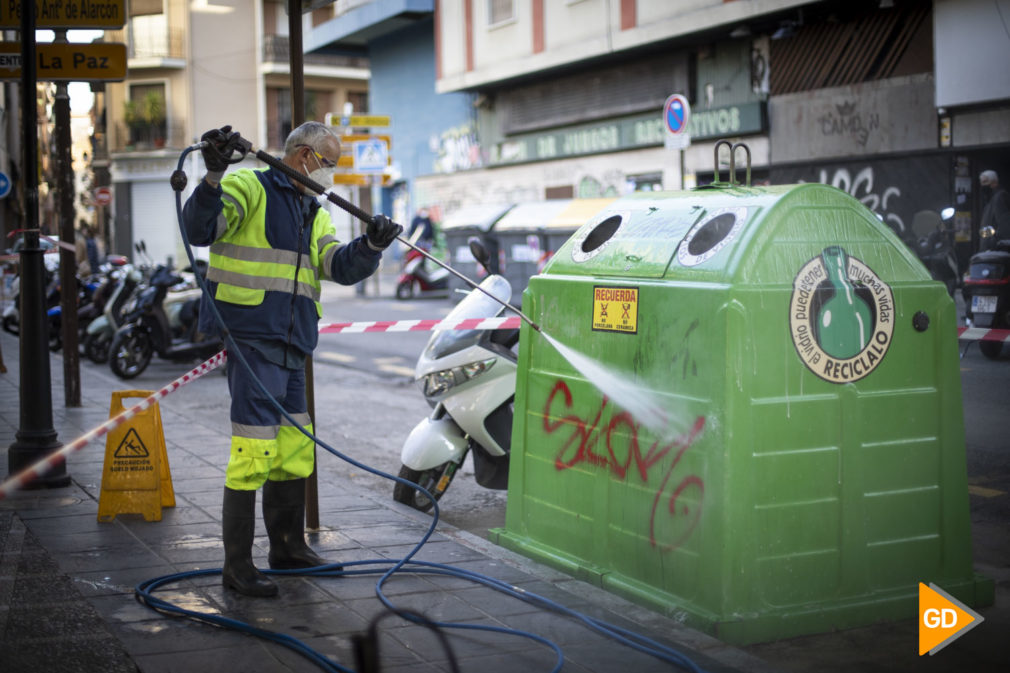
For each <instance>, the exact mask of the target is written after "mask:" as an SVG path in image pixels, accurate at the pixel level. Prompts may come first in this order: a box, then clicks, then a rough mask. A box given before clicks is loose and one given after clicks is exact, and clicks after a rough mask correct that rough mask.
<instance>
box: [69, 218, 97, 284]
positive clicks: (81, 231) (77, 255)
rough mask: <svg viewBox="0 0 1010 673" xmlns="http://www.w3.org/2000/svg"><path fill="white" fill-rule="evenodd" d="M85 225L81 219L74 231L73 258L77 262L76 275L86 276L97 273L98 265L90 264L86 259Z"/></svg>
mask: <svg viewBox="0 0 1010 673" xmlns="http://www.w3.org/2000/svg"><path fill="white" fill-rule="evenodd" d="M86 228H87V225H86V224H85V223H84V221H83V220H82V221H81V225H80V226H79V227H78V228H77V229H76V230H75V231H74V260H75V261H76V262H77V275H78V276H80V277H81V278H87V277H88V276H90V275H91V274H93V273H98V266H97V265H92V264H91V261H90V260H89V259H88V243H87V241H86V240H85V235H86V234H85V229H86Z"/></svg>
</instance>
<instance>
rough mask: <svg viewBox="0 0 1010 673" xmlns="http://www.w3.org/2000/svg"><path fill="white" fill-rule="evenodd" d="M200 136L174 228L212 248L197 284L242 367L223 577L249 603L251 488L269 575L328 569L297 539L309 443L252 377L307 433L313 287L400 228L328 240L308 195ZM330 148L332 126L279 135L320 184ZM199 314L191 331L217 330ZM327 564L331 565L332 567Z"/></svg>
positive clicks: (336, 150) (254, 584)
mask: <svg viewBox="0 0 1010 673" xmlns="http://www.w3.org/2000/svg"><path fill="white" fill-rule="evenodd" d="M230 131H231V130H230V128H229V127H224V128H222V129H215V130H212V131H208V132H207V133H205V134H204V135H203V137H202V138H201V140H202V141H204V147H203V148H202V153H203V157H204V162H205V163H206V166H207V174H206V176H205V177H204V178H203V180H201V181H200V183H199V184H198V185H197V186H196V189H195V190H194V191H193V194H192V196H190V197H189V199H188V200H187V202H186V206H185V208H184V211H183V224H184V226H185V228H186V233H187V234H188V236H189V238H190V241H191V242H192V243H193V244H194V245H200V246H207V245H209V246H210V266H209V269H208V271H207V285H208V289H209V291H210V294H211V295H212V296H213V301H214V304H215V305H216V307H217V309H218V311H219V312H220V315H221V317H222V318H223V321H224V323H225V325H226V327H227V329H228V332H229V333H230V335H231V336H232V337H233V338H234V341H235V343H236V344H237V347H238V349H239V351H240V352H241V354H242V355H243V356H244V358H245V360H246V362H248V364H249V369H250V370H251V371H249V370H247V369H246V367H244V366H243V365H242V364H241V362H239V361H238V358H236V357H229V358H228V370H227V371H228V387H229V389H230V391H231V425H232V431H231V433H232V438H231V455H230V457H229V460H228V467H227V471H226V476H225V488H224V504H223V507H222V534H223V538H224V552H225V561H224V568H223V573H222V581H223V583H224V585H225V586H226V587H228V588H231V589H234V590H235V591H238V592H239V593H242V594H246V595H249V596H274V595H276V594H277V585H276V584H274V582H272V581H271V580H270V579H269V578H268V577H267V576H266V575H264V574H263V573H261V572H260V571H259V570H258V569H257V568H256V566H255V565H254V564H253V561H252V543H253V532H254V529H255V518H256V491H257V490H258V489H259V488H260V487H261V486H262V487H263V521H264V523H265V524H266V529H267V534H268V536H269V538H270V554H269V557H268V561H269V564H270V567H271V568H274V569H296V568H310V567H315V566H320V565H328V564H330V562H328V561H326V560H324V559H323V558H321V557H319V556H318V555H317V554H316V553H315V552H314V551H313V550H312V549H311V548H310V547H309V546H308V544H306V541H305V478H306V477H308V476H309V474H311V472H312V469H313V461H314V458H313V454H314V450H313V449H314V446H313V442H312V440H311V439H309V438H308V437H306V436H305V435H304V434H303V433H302V432H301V431H300V430H299V429H298V428H297V427H295V426H294V425H292V424H291V422H290V421H289V420H288V419H287V418H286V417H285V416H284V415H283V414H281V412H280V411H279V410H278V409H277V407H276V406H275V405H274V404H273V403H272V402H271V400H270V399H268V398H267V397H266V396H265V395H264V394H263V393H262V392H261V388H260V386H259V385H257V384H256V381H255V379H259V381H260V382H261V383H262V386H263V387H264V388H265V389H266V391H267V393H269V395H270V396H272V397H273V398H275V399H276V400H277V401H278V402H279V403H280V405H281V406H282V407H283V408H284V410H285V411H287V412H288V413H289V414H290V416H291V418H293V419H294V422H295V423H298V424H301V425H303V426H305V427H307V428H308V429H309V430H310V431H311V430H312V424H311V421H310V419H309V415H308V413H307V404H306V398H305V369H304V365H305V359H306V357H307V356H309V355H310V354H311V353H312V351H313V349H314V348H315V346H316V342H317V341H318V338H319V332H318V321H319V318H320V316H321V315H322V306H321V304H320V302H319V300H320V281H321V280H322V279H327V280H332V281H336V282H337V283H340V284H342V285H352V284H354V283H357V282H359V281H361V280H363V279H364V278H367V277H368V276H370V275H371V274H372V273H373V272H374V271H375V270H376V268H378V265H379V259H380V257H381V256H382V251H383V250H384V249H385V248H386V247H387V246H389V244H390V243H392V242H393V241H394V240H395V239H396V237H397V236H398V235H399V234H400V232H401V231H402V230H403V229H402V227H400V226H399V225H398V224H395V223H394V222H393V221H392V220H390V219H389V218H387V217H385V216H383V215H376V216H375V217H373V218H372V220H371V221H370V222H369V223H368V224H367V227H366V230H365V234H364V235H363V236H359V237H358V238H355V239H354V240H352V241H350V242H349V243H341V242H340V241H338V240H337V239H336V236H335V229H334V226H333V223H332V222H331V221H330V216H329V214H328V213H327V211H326V209H325V208H321V207H320V205H319V202H318V200H317V198H316V195H315V194H314V193H312V192H311V190H308V189H307V188H306V187H304V186H303V185H302V184H301V183H300V182H298V181H296V180H293V179H292V178H290V177H288V176H287V175H285V174H284V173H283V172H281V171H279V170H277V169H276V168H265V169H259V168H258V169H249V168H242V169H239V170H234V171H231V172H229V173H228V174H227V175H224V174H225V171H226V170H227V169H228V165H229V163H228V162H229V159H230V158H231V155H232V151H233V147H232V145H231V143H230V139H231V138H232V137H234V136H235V134H232V133H231V132H230ZM339 157H340V141H339V140H338V138H337V136H336V135H334V133H333V132H332V131H331V130H330V127H329V126H327V125H325V124H320V123H319V122H306V123H305V124H302V125H301V126H299V127H298V128H296V129H295V130H294V131H292V132H291V134H290V135H289V136H288V137H287V140H286V142H285V144H284V158H283V159H282V161H283V163H284V164H286V165H287V166H289V167H290V168H292V169H294V170H295V171H298V172H299V173H302V174H303V175H307V176H309V177H310V178H312V179H313V180H315V181H316V182H318V183H320V184H322V185H326V186H329V185H332V184H333V173H334V169H335V167H336V165H337V159H338V158H339ZM212 313H213V312H212V311H211V310H209V307H204V309H202V310H201V311H200V328H201V331H204V332H207V333H213V332H214V330H215V329H216V324H215V321H214V318H213V315H212ZM334 567H336V566H334Z"/></svg>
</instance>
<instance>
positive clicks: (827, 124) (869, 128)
mask: <svg viewBox="0 0 1010 673" xmlns="http://www.w3.org/2000/svg"><path fill="white" fill-rule="evenodd" d="M817 123H818V124H819V125H820V130H821V135H823V136H849V137H851V138H852V139H853V140H855V141H856V142H857V143H859V144H860V145H861V146H862V147H866V143H867V141H869V139H870V133H872V132H873V131H875V130H877V129H879V128H880V113H879V112H871V113H870V114H868V115H866V116H865V118H864V116H863V115H862V114H860V113H859V111H858V110H857V108H856V102H855V101H846V102H844V103H841V104H836V105H835V109H834V110H829V111H828V113H827V114H824V115H821V116H820V117H818V118H817Z"/></svg>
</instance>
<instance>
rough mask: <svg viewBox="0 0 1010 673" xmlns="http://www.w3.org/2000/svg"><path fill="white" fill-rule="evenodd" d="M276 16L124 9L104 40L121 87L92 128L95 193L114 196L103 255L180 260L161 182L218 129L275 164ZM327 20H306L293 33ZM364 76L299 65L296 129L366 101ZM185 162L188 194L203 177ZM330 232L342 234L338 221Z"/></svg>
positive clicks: (169, 198) (322, 58)
mask: <svg viewBox="0 0 1010 673" xmlns="http://www.w3.org/2000/svg"><path fill="white" fill-rule="evenodd" d="M285 7H286V2H283V1H282V0H215V2H213V3H209V2H190V1H189V0H145V1H142V2H137V1H134V2H131V3H130V4H129V8H130V15H129V18H128V21H127V25H126V26H125V27H124V28H123V29H122V30H119V31H108V32H106V36H105V39H106V40H108V41H110V42H123V43H125V44H126V45H127V49H128V75H127V78H126V80H125V81H123V82H117V83H110V84H107V85H106V86H105V87H104V91H102V92H101V93H100V94H99V95H97V96H96V105H101V106H102V108H100V110H101V112H100V113H99V117H100V118H101V120H100V122H103V123H100V124H98V125H96V129H98V130H99V133H98V134H97V135H96V147H95V151H94V156H95V160H96V163H95V165H94V169H95V172H96V184H97V185H101V184H111V186H112V188H113V194H114V201H113V203H112V205H111V207H110V208H109V210H110V211H111V212H110V213H109V216H108V217H107V220H108V223H109V224H108V228H109V243H110V251H112V252H119V253H122V254H131V253H132V250H133V246H134V243H135V242H137V241H140V240H143V241H144V242H145V245H146V247H147V250H148V252H149V253H150V254H151V256H152V257H153V258H154V259H155V260H156V261H158V262H161V261H164V260H165V258H166V257H169V256H171V257H173V259H174V260H179V259H181V258H182V255H183V250H182V244H181V237H180V235H179V233H178V229H179V227H178V223H177V221H176V212H175V195H174V192H173V191H172V189H171V187H170V186H169V184H168V176H169V175H171V174H172V171H173V170H174V169H175V167H176V163H177V161H178V158H179V154H180V152H181V151H182V150H183V149H184V148H186V147H187V146H189V145H191V144H193V143H194V142H196V141H198V140H199V137H200V136H201V135H202V134H203V133H204V132H205V131H207V130H208V129H212V128H218V127H221V126H224V125H226V124H227V125H230V126H231V127H232V128H233V129H234V130H236V131H238V132H240V133H241V134H242V135H243V137H245V138H247V139H249V140H250V141H252V143H253V145H254V147H255V148H256V149H264V150H266V151H268V152H271V153H274V154H279V153H280V150H281V148H282V147H283V142H284V138H285V137H286V135H287V133H288V132H290V130H291V128H292V101H291V83H290V77H291V73H290V55H289V50H288V17H287V13H286V10H285ZM333 11H334V7H333V6H332V5H330V6H324V7H322V8H320V9H317V10H314V11H311V12H308V13H306V14H304V15H303V16H302V25H303V31H305V32H308V31H309V30H311V28H312V25H313V24H315V23H320V22H322V21H324V20H326V19H327V18H329V17H330V16H332V15H333ZM368 76H369V70H368V64H367V61H365V60H363V59H361V58H352V57H346V56H340V55H325V54H324V55H314V56H311V57H306V58H305V67H304V83H305V84H304V86H305V103H306V105H305V111H306V114H305V117H306V119H307V120H313V119H314V120H317V121H323V119H324V117H325V115H326V114H327V113H329V112H332V111H333V110H339V109H340V108H341V107H342V106H343V104H344V103H345V102H348V101H364V100H367V90H368ZM190 157H191V161H190V163H189V164H188V165H187V166H186V171H187V173H188V174H189V176H190V187H189V190H191V189H192V185H193V184H195V180H197V179H199V178H200V177H201V176H202V174H203V165H202V159H201V158H200V156H199V153H194V154H192V155H190ZM249 165H253V162H252V161H250V162H249ZM104 172H107V176H103V173H104ZM103 179H104V180H108V182H107V183H104V182H103V181H102V180H103ZM188 193H189V191H187V192H186V193H185V194H184V196H187V195H188ZM340 222H341V223H342V224H344V225H345V229H346V225H348V224H349V223H348V222H347V218H346V217H345V218H343V219H341V220H340ZM344 235H346V232H345V234H344Z"/></svg>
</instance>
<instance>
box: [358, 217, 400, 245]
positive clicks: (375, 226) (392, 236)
mask: <svg viewBox="0 0 1010 673" xmlns="http://www.w3.org/2000/svg"><path fill="white" fill-rule="evenodd" d="M401 233H403V227H401V226H400V225H398V224H397V223H396V222H393V221H392V220H391V219H389V218H388V217H386V216H385V215H374V216H372V219H371V220H369V222H368V225H367V227H366V228H365V240H366V241H367V243H368V247H369V248H371V249H372V250H379V251H381V250H385V249H386V248H388V247H389V244H390V243H392V242H393V241H395V240H396V237H397V236H399V235H400V234H401Z"/></svg>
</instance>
